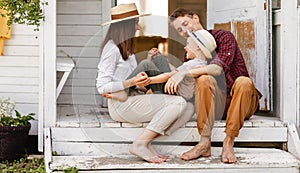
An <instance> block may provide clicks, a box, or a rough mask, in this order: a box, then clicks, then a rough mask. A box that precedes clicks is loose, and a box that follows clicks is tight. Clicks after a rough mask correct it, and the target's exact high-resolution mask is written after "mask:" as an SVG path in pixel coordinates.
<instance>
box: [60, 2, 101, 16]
mask: <svg viewBox="0 0 300 173" xmlns="http://www.w3.org/2000/svg"><path fill="white" fill-rule="evenodd" d="M84 3H85V4H86V5H83V4H82V1H74V2H57V14H58V15H60V14H98V15H100V14H101V1H84Z"/></svg>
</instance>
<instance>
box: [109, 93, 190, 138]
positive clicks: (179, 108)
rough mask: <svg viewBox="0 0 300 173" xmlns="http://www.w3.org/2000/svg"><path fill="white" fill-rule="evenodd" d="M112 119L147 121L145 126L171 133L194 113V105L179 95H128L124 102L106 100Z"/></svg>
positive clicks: (131, 121)
mask: <svg viewBox="0 0 300 173" xmlns="http://www.w3.org/2000/svg"><path fill="white" fill-rule="evenodd" d="M108 110H109V113H110V116H111V118H112V119H113V120H115V121H119V122H129V123H141V122H149V121H150V122H149V124H148V126H147V127H146V128H147V129H149V130H152V131H154V132H157V133H159V134H161V135H164V134H167V135H169V134H171V133H172V132H174V131H175V130H177V129H178V128H179V127H181V126H183V125H184V124H185V123H186V122H187V121H188V120H190V118H191V117H192V115H193V114H194V106H193V104H191V103H186V101H185V100H184V99H183V98H182V97H180V96H174V95H167V94H146V95H138V96H129V97H128V99H127V101H126V102H119V101H117V100H113V99H109V100H108Z"/></svg>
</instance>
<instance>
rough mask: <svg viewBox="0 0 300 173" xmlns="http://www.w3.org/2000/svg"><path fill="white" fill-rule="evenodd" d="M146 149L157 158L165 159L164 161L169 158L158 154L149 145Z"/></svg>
mask: <svg viewBox="0 0 300 173" xmlns="http://www.w3.org/2000/svg"><path fill="white" fill-rule="evenodd" d="M148 149H149V150H150V151H151V152H152V153H153V154H154V155H156V156H158V157H159V158H162V159H165V161H166V160H167V159H168V158H169V157H168V156H165V155H161V154H159V153H158V152H157V151H156V150H155V149H154V148H153V146H152V145H151V144H150V143H149V144H148Z"/></svg>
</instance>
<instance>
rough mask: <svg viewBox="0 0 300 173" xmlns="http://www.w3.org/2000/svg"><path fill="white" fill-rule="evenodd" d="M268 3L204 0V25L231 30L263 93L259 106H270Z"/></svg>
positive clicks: (270, 71) (270, 77)
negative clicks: (205, 6) (205, 10)
mask: <svg viewBox="0 0 300 173" xmlns="http://www.w3.org/2000/svg"><path fill="white" fill-rule="evenodd" d="M270 7H271V5H270V2H269V0H222V1H220V0H208V1H207V28H208V29H212V28H215V29H225V30H229V31H231V32H232V33H233V34H234V35H235V37H236V39H237V41H238V44H239V46H240V49H241V51H242V53H243V56H244V59H245V62H246V64H247V68H248V71H249V74H250V76H251V79H252V80H253V82H254V83H255V86H256V87H257V89H258V90H259V91H260V92H261V93H262V94H263V98H262V99H261V100H260V109H261V110H263V111H269V110H271V101H272V98H271V97H272V94H271V93H272V75H271V74H272V68H271V66H272V61H271V39H270V38H271V31H272V30H271V9H270Z"/></svg>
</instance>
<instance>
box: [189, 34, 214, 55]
mask: <svg viewBox="0 0 300 173" xmlns="http://www.w3.org/2000/svg"><path fill="white" fill-rule="evenodd" d="M188 35H189V36H190V37H191V38H192V39H193V40H194V42H195V43H196V44H197V45H198V46H199V47H200V49H201V50H202V52H203V54H204V55H205V57H206V58H212V55H211V53H212V52H213V51H214V50H215V49H216V47H217V45H216V41H215V38H214V37H213V36H212V35H211V34H210V33H209V32H208V31H206V30H205V29H200V30H197V31H193V32H188Z"/></svg>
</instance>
